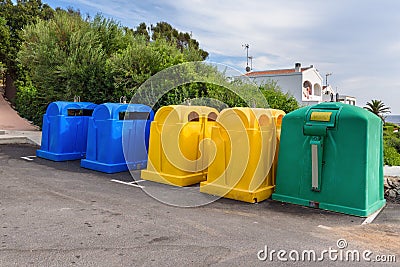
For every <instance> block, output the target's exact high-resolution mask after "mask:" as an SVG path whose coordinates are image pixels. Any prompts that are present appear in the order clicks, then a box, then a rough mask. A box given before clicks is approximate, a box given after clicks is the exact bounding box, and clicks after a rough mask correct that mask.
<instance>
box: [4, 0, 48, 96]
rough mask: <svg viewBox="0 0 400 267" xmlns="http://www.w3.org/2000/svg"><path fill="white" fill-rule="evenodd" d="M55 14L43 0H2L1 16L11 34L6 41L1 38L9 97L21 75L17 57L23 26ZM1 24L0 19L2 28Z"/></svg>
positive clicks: (12, 94)
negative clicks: (14, 1)
mask: <svg viewBox="0 0 400 267" xmlns="http://www.w3.org/2000/svg"><path fill="white" fill-rule="evenodd" d="M53 14H54V10H53V9H52V8H51V7H50V6H49V5H47V4H42V1H41V0H18V1H17V3H16V4H14V3H13V1H11V0H0V16H1V17H2V18H3V19H4V20H5V24H4V22H3V25H4V26H5V27H6V28H7V29H8V36H9V38H8V39H5V40H4V42H3V39H2V40H1V46H0V61H2V62H3V63H4V64H5V65H6V67H7V71H6V95H7V96H8V97H9V98H13V96H14V95H15V91H14V90H15V89H14V88H15V87H14V81H15V80H16V79H17V78H18V76H20V75H21V73H19V71H20V69H19V67H18V64H17V61H16V57H17V54H18V51H19V50H20V47H21V43H22V37H21V33H22V29H23V27H24V26H26V25H28V24H31V23H34V22H35V21H36V20H37V19H38V18H41V19H50V18H52V17H53ZM1 24H2V22H1V20H0V28H1V27H2V26H1ZM0 31H1V30H0ZM0 34H2V33H0ZM1 37H2V36H1Z"/></svg>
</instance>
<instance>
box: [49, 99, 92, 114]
mask: <svg viewBox="0 0 400 267" xmlns="http://www.w3.org/2000/svg"><path fill="white" fill-rule="evenodd" d="M96 106H97V105H96V104H93V103H91V102H67V101H55V102H52V103H50V104H49V106H48V107H47V110H46V114H47V116H58V115H65V116H68V110H83V109H91V110H93V109H95V107H96ZM74 114H76V113H74Z"/></svg>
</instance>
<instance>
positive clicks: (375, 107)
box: [364, 100, 390, 122]
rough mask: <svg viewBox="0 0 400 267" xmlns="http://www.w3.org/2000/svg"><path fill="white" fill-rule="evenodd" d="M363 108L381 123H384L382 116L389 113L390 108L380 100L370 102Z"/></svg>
mask: <svg viewBox="0 0 400 267" xmlns="http://www.w3.org/2000/svg"><path fill="white" fill-rule="evenodd" d="M364 108H365V109H366V110H369V111H371V112H372V113H374V114H375V115H377V116H378V117H379V118H381V119H382V121H383V122H385V117H384V115H385V114H386V113H390V107H387V106H386V105H385V104H384V103H383V102H382V101H381V100H371V102H367V105H366V106H365V107H364Z"/></svg>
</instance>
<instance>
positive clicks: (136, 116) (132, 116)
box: [119, 111, 150, 121]
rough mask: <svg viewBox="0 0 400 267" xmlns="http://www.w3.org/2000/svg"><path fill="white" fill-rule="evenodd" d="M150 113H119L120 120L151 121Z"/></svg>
mask: <svg viewBox="0 0 400 267" xmlns="http://www.w3.org/2000/svg"><path fill="white" fill-rule="evenodd" d="M149 118H150V113H149V112H129V111H124V112H120V113H119V120H131V121H132V120H133V121H135V120H149Z"/></svg>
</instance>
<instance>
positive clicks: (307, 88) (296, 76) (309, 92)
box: [245, 63, 355, 105]
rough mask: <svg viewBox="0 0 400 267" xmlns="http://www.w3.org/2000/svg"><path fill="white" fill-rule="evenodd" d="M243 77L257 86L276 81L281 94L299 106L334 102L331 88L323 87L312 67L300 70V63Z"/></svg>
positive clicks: (251, 73)
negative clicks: (296, 102) (284, 94)
mask: <svg viewBox="0 0 400 267" xmlns="http://www.w3.org/2000/svg"><path fill="white" fill-rule="evenodd" d="M245 75H246V76H247V77H249V78H250V79H251V80H252V81H253V82H255V83H256V84H258V85H260V84H263V83H265V82H267V81H271V80H273V81H276V82H277V84H278V85H279V87H280V88H281V90H282V91H283V92H285V93H289V94H291V95H293V97H294V98H296V100H297V101H298V102H299V103H300V104H301V105H314V104H318V103H320V102H327V101H336V95H335V93H334V92H333V90H332V88H331V86H329V85H328V86H323V78H322V77H321V75H320V74H319V72H318V70H317V69H316V68H314V66H313V65H311V66H309V67H305V68H302V67H301V64H300V63H296V64H295V67H294V68H293V69H278V70H266V71H253V72H248V73H246V74H245ZM353 99H354V105H355V98H353ZM338 100H340V99H339V98H338ZM346 100H347V99H346Z"/></svg>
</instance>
